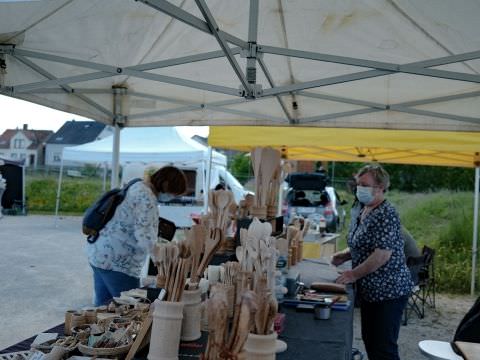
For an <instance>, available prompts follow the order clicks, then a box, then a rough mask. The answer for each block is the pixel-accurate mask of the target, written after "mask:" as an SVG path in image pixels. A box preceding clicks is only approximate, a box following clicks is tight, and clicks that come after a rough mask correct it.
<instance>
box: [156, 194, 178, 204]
mask: <svg viewBox="0 0 480 360" xmlns="http://www.w3.org/2000/svg"><path fill="white" fill-rule="evenodd" d="M173 199H175V195H172V194H167V193H160V195H158V201H160V202H162V203H166V202H169V201H172V200H173Z"/></svg>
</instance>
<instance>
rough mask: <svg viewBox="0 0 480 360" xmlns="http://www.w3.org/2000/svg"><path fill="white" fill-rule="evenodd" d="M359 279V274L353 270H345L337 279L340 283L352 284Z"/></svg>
mask: <svg viewBox="0 0 480 360" xmlns="http://www.w3.org/2000/svg"><path fill="white" fill-rule="evenodd" d="M355 281H357V276H356V275H355V272H354V271H353V270H344V271H342V272H341V274H340V276H339V277H338V278H337V280H335V282H336V283H338V284H351V283H354V282H355Z"/></svg>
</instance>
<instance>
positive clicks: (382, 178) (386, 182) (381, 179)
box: [356, 164, 390, 191]
mask: <svg viewBox="0 0 480 360" xmlns="http://www.w3.org/2000/svg"><path fill="white" fill-rule="evenodd" d="M365 174H371V175H372V177H373V180H374V181H375V183H376V184H377V185H382V186H383V188H384V190H385V191H387V189H388V188H389V187H390V175H388V172H387V171H386V170H385V169H384V168H383V167H382V166H381V165H379V164H368V165H365V166H364V167H362V168H361V169H360V170H359V171H358V173H357V176H356V177H357V178H358V177H360V176H362V175H365Z"/></svg>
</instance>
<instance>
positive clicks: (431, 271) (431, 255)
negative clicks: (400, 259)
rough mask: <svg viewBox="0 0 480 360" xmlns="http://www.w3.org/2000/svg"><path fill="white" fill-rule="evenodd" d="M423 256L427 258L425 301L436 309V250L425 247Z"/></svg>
mask: <svg viewBox="0 0 480 360" xmlns="http://www.w3.org/2000/svg"><path fill="white" fill-rule="evenodd" d="M422 254H423V255H424V256H425V271H424V273H425V274H424V275H425V276H424V279H423V280H422V281H423V286H424V287H425V293H424V296H423V298H424V301H425V303H427V304H428V305H429V306H430V307H431V308H433V309H435V286H436V279H435V249H432V248H430V247H428V246H426V245H425V246H424V247H423V249H422Z"/></svg>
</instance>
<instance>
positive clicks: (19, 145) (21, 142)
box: [13, 139, 25, 149]
mask: <svg viewBox="0 0 480 360" xmlns="http://www.w3.org/2000/svg"><path fill="white" fill-rule="evenodd" d="M24 147H25V139H15V140H13V148H14V149H23V148H24Z"/></svg>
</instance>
